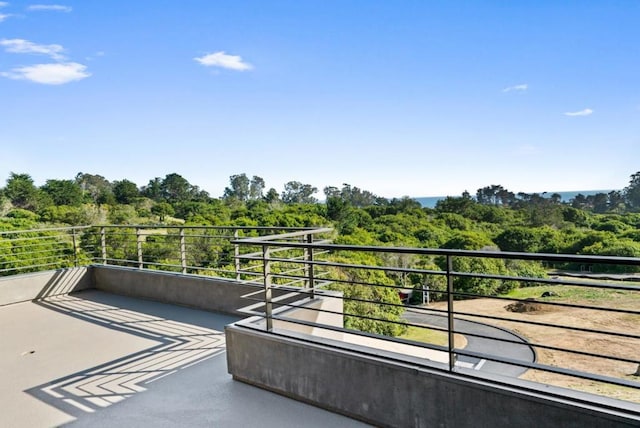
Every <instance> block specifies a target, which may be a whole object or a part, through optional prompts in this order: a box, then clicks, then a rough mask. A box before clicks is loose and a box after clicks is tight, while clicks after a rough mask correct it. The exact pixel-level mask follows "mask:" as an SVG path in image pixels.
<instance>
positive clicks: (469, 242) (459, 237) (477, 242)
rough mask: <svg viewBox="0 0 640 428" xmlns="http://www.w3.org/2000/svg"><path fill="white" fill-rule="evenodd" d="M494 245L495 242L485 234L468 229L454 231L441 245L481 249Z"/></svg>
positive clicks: (459, 248)
mask: <svg viewBox="0 0 640 428" xmlns="http://www.w3.org/2000/svg"><path fill="white" fill-rule="evenodd" d="M494 247H495V244H494V243H493V242H492V241H491V239H489V237H488V236H486V235H485V234H483V233H480V232H469V231H456V232H455V233H454V234H453V236H452V237H451V238H450V239H449V240H448V241H447V242H445V243H444V245H443V246H442V248H449V249H456V250H482V249H487V248H494Z"/></svg>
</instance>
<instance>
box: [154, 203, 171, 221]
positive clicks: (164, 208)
mask: <svg viewBox="0 0 640 428" xmlns="http://www.w3.org/2000/svg"><path fill="white" fill-rule="evenodd" d="M151 213H152V214H155V215H157V216H158V217H159V219H160V221H161V222H162V221H164V220H165V218H166V217H167V216H172V215H174V214H175V210H174V209H173V207H172V206H171V204H169V203H167V202H159V203H157V204H155V205H154V206H153V207H151Z"/></svg>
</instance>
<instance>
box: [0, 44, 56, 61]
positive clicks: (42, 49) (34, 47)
mask: <svg viewBox="0 0 640 428" xmlns="http://www.w3.org/2000/svg"><path fill="white" fill-rule="evenodd" d="M0 46H4V48H5V50H6V51H7V52H11V53H24V54H40V55H47V56H50V57H51V58H52V59H55V60H63V59H64V55H62V54H61V53H62V52H64V48H63V47H62V46H60V45H39V44H37V43H33V42H30V41H28V40H24V39H2V40H0Z"/></svg>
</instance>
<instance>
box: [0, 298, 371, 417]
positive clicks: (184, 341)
mask: <svg viewBox="0 0 640 428" xmlns="http://www.w3.org/2000/svg"><path fill="white" fill-rule="evenodd" d="M237 319H238V318H235V317H231V316H226V315H220V314H215V313H211V312H205V311H199V310H194V309H189V308H184V307H178V306H173V305H167V304H161V303H156V302H150V301H144V300H137V299H131V298H126V297H122V296H116V295H111V294H106V293H103V292H99V291H95V290H91V291H84V292H82V293H77V294H74V295H61V296H55V297H50V298H47V299H45V300H42V301H38V302H26V303H17V304H13V305H6V306H1V307H0V344H1V346H0V379H2V382H1V383H0V400H2V412H0V426H2V427H5V426H7V427H52V426H60V425H66V424H69V423H70V424H69V426H87V427H89V426H90V427H96V426H105V427H106V426H117V425H121V426H128V427H129V426H140V427H142V426H153V427H163V426H167V427H169V426H208V427H210V426H216V427H226V426H244V427H247V426H256V427H258V426H259V427H265V426H278V427H287V426H291V427H298V426H311V427H313V426H317V427H320V426H322V427H325V426H365V425H363V424H361V423H359V422H357V421H355V420H352V419H349V418H345V417H342V416H339V415H336V414H333V413H330V412H327V411H324V410H321V409H319V408H315V407H312V406H309V405H306V404H303V403H300V402H297V401H293V400H290V399H287V398H285V397H282V396H279V395H276V394H273V393H270V392H267V391H264V390H260V389H257V388H254V387H251V386H248V385H245V384H242V383H239V382H235V381H233V380H232V379H231V376H230V375H228V374H227V370H226V360H225V355H224V352H225V344H224V332H223V329H224V325H226V324H228V323H231V322H234V321H236V320H237ZM283 364H286V362H283Z"/></svg>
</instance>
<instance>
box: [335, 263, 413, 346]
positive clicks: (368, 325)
mask: <svg viewBox="0 0 640 428" xmlns="http://www.w3.org/2000/svg"><path fill="white" fill-rule="evenodd" d="M354 257H357V260H356V259H354ZM332 261H333V262H336V263H346V264H350V263H358V264H373V265H379V264H380V261H379V260H376V258H375V257H374V256H373V255H371V254H357V255H354V254H350V255H349V256H348V257H345V256H344V255H337V256H336V257H334V258H333V260H332ZM331 275H332V276H331V277H332V278H335V279H339V280H342V281H351V282H347V283H338V282H336V283H333V284H332V285H331V286H330V287H329V288H330V289H332V290H338V291H341V292H342V293H343V297H344V313H345V328H349V329H353V330H360V331H366V332H369V333H377V334H382V335H386V336H398V335H400V334H402V333H404V331H405V327H404V326H403V325H401V324H396V323H395V322H398V321H400V316H401V315H402V313H403V312H404V308H403V307H402V306H401V302H400V297H399V295H398V291H397V290H396V289H395V288H390V287H380V286H376V285H390V286H392V285H394V281H393V280H391V279H390V278H389V277H387V276H386V275H385V273H384V272H382V271H372V270H365V269H356V268H345V267H336V268H333V269H332V271H331ZM358 283H367V284H371V285H360V284H358ZM361 300H367V302H363V301H361ZM371 318H376V319H371ZM380 320H382V321H380ZM386 321H389V322H386Z"/></svg>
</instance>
